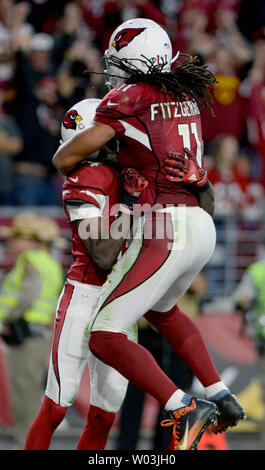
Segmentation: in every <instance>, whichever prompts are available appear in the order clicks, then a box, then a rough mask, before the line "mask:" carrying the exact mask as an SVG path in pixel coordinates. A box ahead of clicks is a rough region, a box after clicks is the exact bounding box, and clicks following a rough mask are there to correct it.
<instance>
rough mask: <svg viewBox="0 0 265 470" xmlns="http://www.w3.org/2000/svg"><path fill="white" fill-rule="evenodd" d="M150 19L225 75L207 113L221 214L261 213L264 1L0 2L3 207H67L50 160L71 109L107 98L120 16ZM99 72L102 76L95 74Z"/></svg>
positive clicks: (208, 156)
mask: <svg viewBox="0 0 265 470" xmlns="http://www.w3.org/2000/svg"><path fill="white" fill-rule="evenodd" d="M132 17H146V18H150V19H153V20H155V21H157V22H159V23H160V24H161V25H162V26H163V27H165V28H166V30H167V31H168V33H169V35H170V37H171V39H172V42H173V48H174V51H173V52H174V53H176V52H177V51H178V50H180V51H181V52H182V53H189V54H193V55H197V56H199V58H200V60H201V62H202V63H203V64H205V65H207V66H208V67H209V68H210V69H211V70H212V71H213V72H214V73H215V74H216V77H217V80H218V83H217V84H216V86H215V88H214V90H213V99H214V106H213V107H214V110H215V115H216V116H215V118H213V117H212V116H211V115H210V114H209V112H208V111H206V112H204V111H203V113H202V114H203V115H202V122H203V135H204V140H205V149H204V154H205V162H206V165H207V168H208V170H209V178H210V180H211V181H212V183H213V184H214V186H215V189H216V199H217V202H216V214H217V215H227V214H230V215H231V214H234V213H236V214H238V213H242V214H244V213H247V215H248V216H249V215H251V214H254V216H255V217H256V216H258V217H259V216H260V215H262V214H263V206H264V194H265V3H264V1H262V0H252V1H249V0H73V1H69V0H68V1H65V0H28V1H19V0H18V1H16V0H0V157H1V172H0V205H2V206H10V205H11V206H12V205H13V206H29V205H34V206H40V205H43V206H54V205H60V203H61V202H60V188H61V178H60V176H58V175H57V174H56V172H55V170H54V169H53V167H52V164H51V158H52V156H53V154H54V152H55V150H56V148H57V146H58V144H59V140H60V124H61V120H62V117H63V114H64V112H65V111H66V109H68V108H69V107H71V106H72V105H73V104H74V103H76V102H77V101H79V100H80V99H83V98H87V97H99V98H101V97H103V96H104V94H105V93H106V92H107V89H106V88H105V85H104V76H103V74H102V72H103V70H104V64H103V62H102V54H103V52H104V50H105V48H107V45H108V40H109V37H110V34H111V32H112V31H113V30H114V29H115V28H116V26H118V24H120V23H121V22H122V21H125V20H126V19H129V18H132ZM92 71H93V72H97V73H92Z"/></svg>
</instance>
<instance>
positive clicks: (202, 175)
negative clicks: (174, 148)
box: [165, 148, 207, 188]
mask: <svg viewBox="0 0 265 470" xmlns="http://www.w3.org/2000/svg"><path fill="white" fill-rule="evenodd" d="M184 152H185V154H184V156H183V155H181V154H180V153H173V152H169V153H168V154H167V158H166V161H165V170H166V172H167V175H166V178H167V179H168V180H169V181H172V182H174V183H179V182H182V183H187V184H195V185H196V186H198V187H199V188H202V187H204V186H205V185H206V183H207V171H206V170H204V169H203V168H201V167H200V166H199V165H198V162H197V160H196V156H195V155H194V153H193V152H192V151H191V150H189V149H187V148H184Z"/></svg>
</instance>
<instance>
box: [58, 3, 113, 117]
mask: <svg viewBox="0 0 265 470" xmlns="http://www.w3.org/2000/svg"><path fill="white" fill-rule="evenodd" d="M54 39H55V52H56V50H59V51H60V48H59V45H60V47H61V48H62V47H64V49H65V53H64V54H63V55H62V53H61V52H60V53H59V54H58V53H57V54H56V55H57V57H58V59H60V60H61V63H60V65H59V67H58V73H57V79H58V83H59V90H60V95H61V98H62V100H63V103H64V107H65V109H68V108H70V107H71V106H72V105H73V104H74V103H76V102H78V101H80V100H82V99H84V98H90V97H99V96H103V95H104V94H106V92H107V89H106V87H105V84H104V77H103V61H102V60H101V56H100V53H99V51H98V49H97V48H96V47H95V45H94V43H93V41H92V33H91V30H90V29H89V27H88V26H87V25H86V24H85V22H84V19H83V16H82V10H81V9H80V7H78V6H77V5H74V4H69V5H67V6H66V8H65V11H64V15H63V17H62V19H61V21H60V22H59V23H58V25H57V29H56V32H55V35H54ZM62 58H63V59H62ZM58 63H59V60H58ZM89 71H93V72H96V73H89Z"/></svg>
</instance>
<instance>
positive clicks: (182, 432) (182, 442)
mask: <svg viewBox="0 0 265 470" xmlns="http://www.w3.org/2000/svg"><path fill="white" fill-rule="evenodd" d="M169 415H170V418H171V419H165V420H164V421H162V422H161V426H173V430H172V438H171V442H170V445H169V449H170V450H196V449H197V445H198V443H199V441H200V439H201V436H202V434H203V432H204V431H205V429H207V428H208V426H210V425H211V424H212V423H214V422H217V417H218V415H219V411H218V408H217V406H216V405H215V403H213V402H209V401H207V400H201V399H199V398H192V400H191V403H190V405H187V406H184V407H183V408H179V409H177V410H175V411H170V412H169Z"/></svg>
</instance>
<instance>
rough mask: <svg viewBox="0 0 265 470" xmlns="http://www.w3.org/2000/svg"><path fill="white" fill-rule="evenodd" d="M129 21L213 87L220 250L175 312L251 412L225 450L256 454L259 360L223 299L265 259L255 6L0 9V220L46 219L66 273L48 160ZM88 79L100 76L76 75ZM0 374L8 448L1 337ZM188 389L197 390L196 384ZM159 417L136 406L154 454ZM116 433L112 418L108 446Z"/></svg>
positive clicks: (2, 248)
mask: <svg viewBox="0 0 265 470" xmlns="http://www.w3.org/2000/svg"><path fill="white" fill-rule="evenodd" d="M132 17H146V18H150V19H153V20H155V21H157V22H159V23H160V24H161V25H162V26H163V27H165V28H166V30H167V31H168V33H169V35H170V37H171V39H172V43H173V49H174V51H173V53H176V52H177V51H178V50H181V51H182V52H184V53H191V54H193V55H197V56H198V57H199V58H200V60H201V62H202V63H203V64H207V65H208V66H209V67H210V69H211V70H212V71H213V72H214V73H215V74H216V76H217V79H218V83H217V85H216V86H215V88H214V90H213V108H214V110H215V114H216V117H215V118H213V117H211V116H210V115H209V113H207V112H204V111H203V112H202V123H203V136H204V140H205V148H204V155H205V165H206V167H207V169H208V171H209V178H210V180H211V181H212V183H213V185H214V187H215V193H216V212H215V222H216V228H217V236H218V238H217V247H216V250H215V254H214V256H213V258H212V260H211V262H210V263H209V265H208V267H207V269H206V270H205V271H204V273H203V280H204V288H203V291H202V292H200V295H196V292H195V293H194V292H193V293H189V295H188V296H187V297H186V298H185V299H183V303H184V304H185V305H186V307H187V308H188V305H189V306H191V304H192V308H193V309H195V312H196V321H198V324H199V325H200V327H201V329H202V331H203V333H204V335H205V338H206V341H207V343H208V345H209V348H210V351H211V353H212V354H213V357H214V359H215V361H216V363H217V366H218V368H219V370H220V371H221V372H223V377H224V378H225V380H227V381H228V385H230V386H231V387H232V389H233V391H234V392H235V393H237V394H238V396H239V398H241V401H242V404H243V405H244V406H245V408H246V411H247V414H248V420H247V421H246V422H245V423H243V424H242V425H241V426H239V427H238V428H237V429H236V431H232V432H229V433H226V434H227V442H226V443H225V444H226V445H224V448H227V447H228V448H230V449H234V448H237V449H244V448H252V449H262V448H263V449H264V448H265V437H264V434H263V432H262V429H263V420H264V418H263V415H264V403H263V400H262V392H261V385H260V383H259V380H258V376H257V370H258V367H259V362H260V358H259V356H258V354H257V351H256V347H255V343H254V341H253V339H252V338H251V336H250V335H249V333H248V331H245V330H244V328H243V322H242V317H241V315H240V314H239V313H237V312H235V311H234V306H233V301H232V295H233V292H234V290H235V288H236V286H237V285H238V282H239V280H240V279H241V276H242V274H243V272H244V271H245V269H246V268H247V267H248V266H249V264H251V263H252V262H254V261H255V260H256V259H260V258H262V257H264V256H265V253H264V246H265V245H264V241H265V239H264V228H265V226H264V222H265V212H264V200H265V166H264V165H265V4H264V1H262V0H252V1H250V0H219V1H218V0H117V1H111V0H76V1H64V0H28V1H14V0H0V158H1V160H0V162H1V171H0V223H1V226H6V225H10V224H11V222H12V217H13V216H14V215H15V214H17V213H19V212H21V211H23V210H25V209H27V210H28V209H30V210H36V211H37V212H38V213H44V214H48V215H50V216H52V217H54V218H55V219H56V220H57V221H58V223H59V225H60V227H61V236H60V240H58V242H57V244H56V245H55V246H54V248H53V250H54V254H55V255H56V257H57V258H58V259H59V260H60V261H61V263H62V264H63V266H64V268H65V269H67V267H68V266H69V263H70V262H71V251H70V233H69V229H68V227H67V224H66V221H65V219H64V215H63V211H62V207H61V200H60V191H61V185H62V178H61V177H60V176H59V175H57V174H56V172H55V170H54V169H53V167H52V165H51V157H52V155H53V154H54V152H55V150H56V148H57V146H58V143H59V140H60V123H61V120H62V117H63V114H64V112H65V110H66V109H68V108H70V107H71V106H72V105H73V104H74V103H76V102H77V101H79V100H80V99H83V98H88V97H97V98H98V97H99V98H100V97H102V96H104V94H105V93H106V91H107V90H106V88H105V85H104V78H103V75H102V74H101V73H102V72H103V69H104V65H103V63H102V60H101V57H102V53H103V52H104V50H105V49H106V47H107V44H108V40H109V37H110V34H111V32H112V31H113V30H114V29H115V27H116V26H118V25H119V24H120V23H121V22H122V21H125V20H126V19H129V18H132ZM88 70H89V71H94V72H100V73H97V74H93V73H91V72H86V73H85V74H84V72H85V71H88ZM7 247H8V243H7V240H6V237H5V234H4V232H1V238H0V275H1V278H0V279H3V278H4V275H5V273H6V272H7V270H8V269H9V268H10V267H11V265H12V261H11V259H10V257H9V253H8V249H7ZM264 313H265V312H264ZM0 371H1V374H0V448H1V449H8V448H11V447H10V446H11V445H12V444H11V440H10V439H9V434H10V433H9V431H10V430H11V429H12V409H11V408H10V403H9V396H8V395H9V391H8V370H7V367H6V363H5V346H4V344H3V342H2V341H1V340H0ZM87 385H88V377H87V375H85V377H84V380H83V382H82V387H81V389H80V393H79V396H78V398H77V401H76V404H75V406H74V407H73V410H72V411H71V412H70V413H69V416H68V417H67V419H66V422H65V423H64V425H63V426H61V429H60V430H58V431H57V432H56V437H55V439H54V444H53V445H54V446H55V448H56V446H60V445H61V446H63V448H71V446H72V448H74V445H75V441H76V439H77V436H78V435H79V432H80V429H81V427H82V425H83V420H84V416H85V413H86V409H87V405H88V402H87V395H86V390H87ZM192 388H193V389H194V391H196V393H200V386H199V384H198V383H197V382H196V380H193V383H192ZM157 412H158V408H157V404H156V403H155V402H154V401H153V400H152V399H151V398H150V397H145V405H144V411H143V415H142V419H141V428H140V439H139V443H138V445H139V446H140V447H141V446H143V447H142V448H149V447H148V446H150V445H151V444H150V441H151V440H152V437H153V434H154V427H155V421H156V415H157ZM118 429H119V419H117V422H116V425H115V427H114V429H113V432H112V435H111V439H110V442H109V444H108V446H109V447H110V448H112V447H114V446H115V439H116V437H117V434H118ZM64 446H66V447H64ZM226 446H227V447H226ZM247 446H248V447H247ZM58 448H60V447H58Z"/></svg>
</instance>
